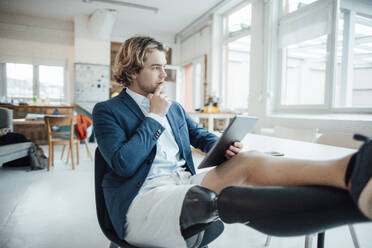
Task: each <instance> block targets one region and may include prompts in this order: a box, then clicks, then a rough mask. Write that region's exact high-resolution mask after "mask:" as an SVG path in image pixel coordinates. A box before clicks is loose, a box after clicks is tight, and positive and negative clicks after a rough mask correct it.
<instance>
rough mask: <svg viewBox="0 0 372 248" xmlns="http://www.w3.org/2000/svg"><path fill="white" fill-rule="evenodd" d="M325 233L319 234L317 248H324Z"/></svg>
mask: <svg viewBox="0 0 372 248" xmlns="http://www.w3.org/2000/svg"><path fill="white" fill-rule="evenodd" d="M324 238H325V232H321V233H318V244H317V248H324Z"/></svg>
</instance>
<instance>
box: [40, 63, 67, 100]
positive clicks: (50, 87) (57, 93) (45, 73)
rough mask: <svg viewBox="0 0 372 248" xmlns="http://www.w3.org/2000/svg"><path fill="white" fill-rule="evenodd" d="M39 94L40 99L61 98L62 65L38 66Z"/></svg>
mask: <svg viewBox="0 0 372 248" xmlns="http://www.w3.org/2000/svg"><path fill="white" fill-rule="evenodd" d="M39 81H40V83H39V85H40V86H39V87H40V88H39V95H40V98H42V99H63V96H64V92H63V67H61V66H45V65H41V66H39Z"/></svg>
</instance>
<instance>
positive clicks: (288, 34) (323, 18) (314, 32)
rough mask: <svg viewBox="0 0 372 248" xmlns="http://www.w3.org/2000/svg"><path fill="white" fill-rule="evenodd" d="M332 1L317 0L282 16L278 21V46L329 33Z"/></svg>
mask: <svg viewBox="0 0 372 248" xmlns="http://www.w3.org/2000/svg"><path fill="white" fill-rule="evenodd" d="M334 3H335V1H334V0H319V1H317V2H314V3H313V4H310V5H308V6H305V7H303V8H301V9H299V10H297V11H295V12H292V13H289V14H287V15H285V16H283V17H282V18H281V19H280V21H279V47H280V48H283V47H286V46H288V45H291V44H295V43H300V42H302V41H306V40H311V39H315V38H317V37H319V36H322V35H326V34H330V33H331V30H332V13H333V11H332V10H333V6H334Z"/></svg>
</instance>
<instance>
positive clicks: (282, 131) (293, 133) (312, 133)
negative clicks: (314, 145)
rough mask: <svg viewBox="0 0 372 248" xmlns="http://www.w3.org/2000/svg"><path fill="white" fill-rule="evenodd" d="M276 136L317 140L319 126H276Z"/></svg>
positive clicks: (308, 140) (307, 140) (300, 139)
mask: <svg viewBox="0 0 372 248" xmlns="http://www.w3.org/2000/svg"><path fill="white" fill-rule="evenodd" d="M274 130H275V136H276V137H278V138H285V139H293V140H299V141H306V142H315V141H316V138H317V133H318V128H309V129H297V128H289V127H282V126H275V127H274Z"/></svg>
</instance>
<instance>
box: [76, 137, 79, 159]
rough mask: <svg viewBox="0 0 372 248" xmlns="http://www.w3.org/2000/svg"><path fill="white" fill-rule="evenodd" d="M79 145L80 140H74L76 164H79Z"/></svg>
mask: <svg viewBox="0 0 372 248" xmlns="http://www.w3.org/2000/svg"><path fill="white" fill-rule="evenodd" d="M79 145H80V141H78V142H76V164H79Z"/></svg>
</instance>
